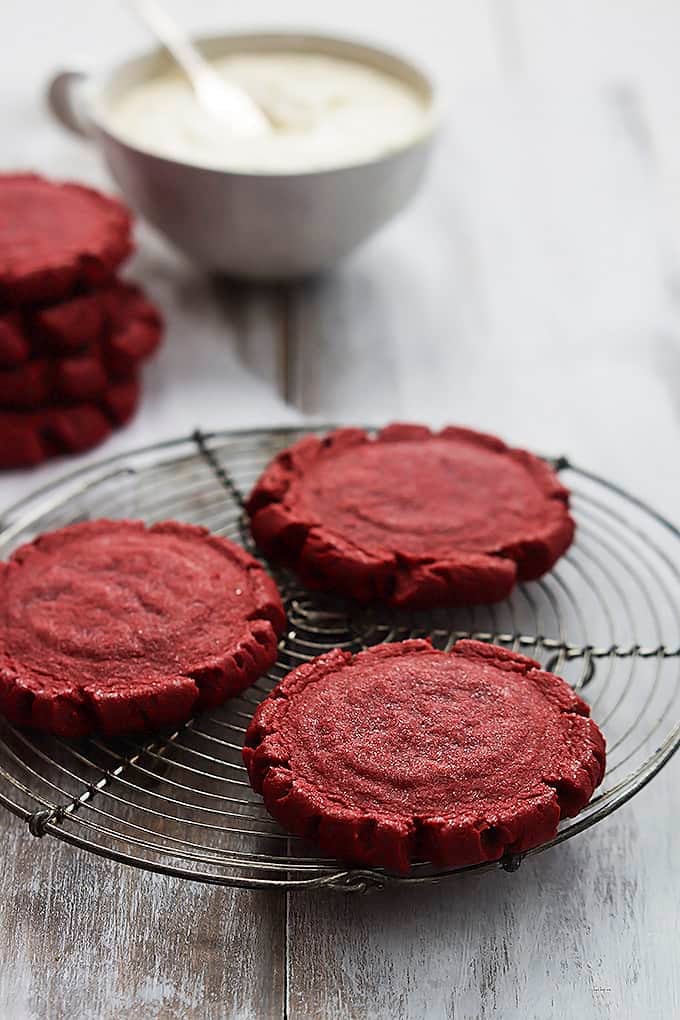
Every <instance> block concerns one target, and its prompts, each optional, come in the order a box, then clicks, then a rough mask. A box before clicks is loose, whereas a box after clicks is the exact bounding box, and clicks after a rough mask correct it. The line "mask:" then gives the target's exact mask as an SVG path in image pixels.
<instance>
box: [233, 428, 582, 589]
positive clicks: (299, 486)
mask: <svg viewBox="0 0 680 1020" xmlns="http://www.w3.org/2000/svg"><path fill="white" fill-rule="evenodd" d="M247 507H248V512H249V514H250V518H251V528H252V532H253V536H254V538H255V541H256V542H257V544H258V545H259V546H260V548H261V549H262V550H263V551H264V552H265V554H266V555H267V556H269V557H270V558H271V559H272V560H275V561H277V562H279V563H283V564H286V565H288V566H291V567H292V568H293V569H294V570H295V571H296V572H297V573H298V574H299V576H300V578H301V579H302V581H303V582H304V583H305V584H306V585H308V586H309V587H310V588H318V589H323V590H330V591H334V592H337V593H339V594H342V595H349V596H352V597H354V598H356V599H359V600H360V601H362V602H368V601H372V600H380V601H383V602H389V603H392V604H393V605H396V606H409V607H417V606H435V605H447V604H448V605H471V604H474V603H482V602H495V601H498V600H500V599H503V598H505V597H506V596H507V595H508V594H509V593H510V591H511V590H512V588H513V586H514V585H515V583H516V582H517V581H518V580H519V581H524V580H531V579H533V578H537V577H540V576H541V574H544V573H545V572H546V571H547V570H549V569H550V568H551V567H552V566H553V564H554V563H555V561H556V560H557V559H558V558H559V557H560V556H561V555H562V553H564V552H565V550H566V549H567V548H568V547H569V545H570V543H571V541H572V538H573V534H574V522H573V520H572V518H571V517H570V515H569V511H568V509H567V507H568V492H567V490H566V489H565V488H564V487H563V486H562V485H561V484H560V482H559V481H558V479H557V477H556V475H555V474H554V472H552V471H551V470H550V468H548V466H547V465H546V464H545V463H544V462H543V461H541V460H540V459H539V458H538V457H535V456H533V455H532V454H530V453H527V452H525V451H524V450H515V449H511V448H510V447H507V446H506V445H505V443H503V442H501V440H500V439H496V438H495V437H494V436H488V435H484V434H483V433H479V432H472V431H471V430H469V429H462V428H446V429H444V430H443V431H442V432H439V433H432V432H430V430H429V429H427V428H424V427H423V426H420V425H390V426H388V427H387V428H385V429H383V430H382V431H381V432H380V433H379V434H378V435H377V437H376V438H375V439H373V438H371V437H369V435H368V434H367V433H366V432H364V431H363V430H361V429H351V428H348V429H339V430H337V431H335V432H331V433H330V434H329V435H328V436H326V437H325V438H323V439H319V438H317V437H315V436H310V437H307V438H305V439H301V440H300V441H299V442H297V443H295V445H293V446H292V447H290V448H289V449H287V450H285V451H283V452H282V453H280V454H279V455H278V456H277V457H276V458H275V459H274V461H273V462H272V463H271V464H270V465H269V467H268V468H267V469H266V470H265V472H264V474H263V475H262V476H261V478H260V480H259V481H258V482H257V484H256V486H255V488H254V489H253V492H252V493H251V495H250V499H249V500H248V504H247Z"/></svg>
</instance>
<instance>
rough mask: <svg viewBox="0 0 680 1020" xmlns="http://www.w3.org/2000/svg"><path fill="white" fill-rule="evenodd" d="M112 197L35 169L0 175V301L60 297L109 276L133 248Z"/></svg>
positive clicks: (126, 217)
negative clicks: (63, 181) (30, 172)
mask: <svg viewBox="0 0 680 1020" xmlns="http://www.w3.org/2000/svg"><path fill="white" fill-rule="evenodd" d="M130 231H131V220H130V214H129V213H128V211H127V209H126V208H125V206H123V205H122V204H121V203H120V202H118V201H117V200H116V199H114V198H111V197H109V196H107V195H103V194H101V193H100V192H98V191H95V190H93V189H92V188H86V187H83V186H82V185H80V184H71V183H56V182H53V181H48V180H46V179H45V178H43V177H38V176H37V175H35V174H6V175H2V176H0V303H2V304H5V305H20V304H27V303H33V302H37V301H51V300H55V299H57V298H61V297H64V296H65V295H67V294H69V293H70V292H71V291H73V290H74V288H75V287H77V286H79V285H87V286H97V285H100V284H102V283H104V282H105V281H106V280H108V279H109V278H110V277H111V276H112V275H113V273H114V271H115V269H116V268H117V266H118V265H119V264H120V263H121V262H122V261H123V259H124V258H125V257H126V256H127V255H128V254H129V253H130V251H131V250H132V242H131V236H130Z"/></svg>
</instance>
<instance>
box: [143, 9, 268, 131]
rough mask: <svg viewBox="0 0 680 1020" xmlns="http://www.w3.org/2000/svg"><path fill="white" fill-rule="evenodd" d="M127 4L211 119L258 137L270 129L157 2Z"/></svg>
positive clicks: (256, 108) (249, 100)
mask: <svg viewBox="0 0 680 1020" xmlns="http://www.w3.org/2000/svg"><path fill="white" fill-rule="evenodd" d="M129 2H130V4H131V6H132V7H133V8H134V10H135V12H136V14H137V15H138V16H139V17H140V18H141V19H142V21H144V23H145V24H146V25H147V27H148V28H150V29H151V31H152V32H153V33H154V35H155V36H156V37H157V38H158V39H159V40H160V42H161V43H162V44H163V46H164V47H165V48H166V50H168V52H169V53H170V54H171V55H172V56H173V57H174V59H175V61H176V63H177V64H178V65H179V66H180V67H181V68H182V70H183V71H184V73H185V74H186V76H187V78H188V79H189V81H190V82H191V85H192V88H193V90H194V92H195V94H196V97H197V99H198V101H199V103H200V104H201V106H203V107H204V108H205V109H206V110H207V111H208V112H209V113H210V114H212V116H214V117H215V118H216V119H219V120H221V121H223V122H225V121H227V122H231V123H232V124H233V126H234V127H235V128H237V129H238V130H239V131H240V132H244V133H248V134H260V133H262V132H263V131H268V130H269V129H270V124H269V120H268V118H267V117H266V116H265V114H264V113H263V111H262V110H261V109H260V107H259V106H258V105H257V103H256V102H255V101H254V100H253V99H252V98H251V97H250V96H249V95H248V93H247V92H246V91H245V90H244V89H241V88H239V87H238V86H236V85H233V84H231V83H230V82H228V81H225V79H224V78H222V77H221V76H220V75H219V74H217V72H216V71H215V70H214V69H213V68H212V67H211V66H210V64H209V63H208V61H207V60H205V58H204V57H203V55H202V54H201V53H200V52H199V50H198V49H197V48H196V46H194V44H193V42H192V41H191V40H190V39H189V38H188V36H186V35H185V34H184V32H183V31H182V29H181V28H180V27H179V26H178V25H177V23H176V22H175V21H174V20H173V19H172V18H171V17H170V15H169V14H168V12H167V11H166V10H165V8H164V7H163V6H162V4H160V3H159V2H158V0H129Z"/></svg>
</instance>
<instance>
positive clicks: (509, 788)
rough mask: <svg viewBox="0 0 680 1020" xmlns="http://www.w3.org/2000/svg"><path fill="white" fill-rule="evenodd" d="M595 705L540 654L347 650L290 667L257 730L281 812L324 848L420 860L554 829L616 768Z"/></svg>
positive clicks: (473, 856) (481, 649) (498, 846)
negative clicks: (592, 710) (608, 768)
mask: <svg viewBox="0 0 680 1020" xmlns="http://www.w3.org/2000/svg"><path fill="white" fill-rule="evenodd" d="M588 714H589V708H588V706H587V705H586V704H585V702H583V701H582V700H581V699H580V698H579V697H577V696H576V694H574V693H573V691H572V690H571V688H570V687H569V686H568V685H567V684H566V683H565V682H564V681H563V680H561V679H560V678H559V677H557V676H555V675H553V674H552V673H546V672H544V671H543V670H541V668H540V666H539V665H538V663H536V662H534V661H533V660H532V659H528V658H526V657H525V656H523V655H517V654H514V653H512V652H509V651H506V650H505V649H503V648H497V647H495V646H493V645H486V644H482V643H481V642H478V641H460V642H459V643H458V644H456V645H455V646H454V648H453V649H452V651H451V652H441V651H437V650H435V649H434V648H433V647H432V646H431V645H430V644H429V642H427V641H421V640H413V641H404V642H401V643H399V644H389V645H377V646H375V647H372V648H370V649H368V650H367V651H365V652H360V653H359V654H358V655H355V656H352V655H350V654H349V653H348V652H343V651H340V650H338V649H336V650H335V651H332V652H330V653H328V654H327V655H322V656H321V657H320V658H318V659H314V660H313V661H312V662H309V663H307V664H305V665H303V666H300V667H298V668H297V669H295V670H293V672H292V673H289V674H288V676H287V677H285V678H284V680H283V681H282V682H281V683H280V684H279V685H278V687H276V688H275V689H274V691H273V692H272V694H271V695H270V696H269V697H268V698H267V699H266V700H265V701H264V702H263V703H262V704H261V705H260V707H259V708H258V710H257V712H256V713H255V716H254V718H253V721H252V722H251V724H250V726H249V728H248V731H247V734H246V740H245V747H244V749H243V757H244V760H245V763H246V766H247V769H248V774H249V776H250V781H251V783H252V785H253V787H254V789H255V790H256V791H258V792H259V793H262V795H263V797H264V802H265V805H266V807H267V809H268V811H269V812H270V813H271V814H272V815H273V816H274V818H276V819H277V820H278V821H279V822H281V824H282V825H284V826H285V827H286V828H287V829H288V830H289V831H290V832H293V833H295V834H296V835H299V836H304V837H306V838H308V839H310V840H313V841H314V842H315V843H317V844H318V845H319V846H320V847H321V850H322V851H323V852H324V853H327V854H330V855H332V856H333V857H337V858H345V859H347V860H351V861H353V862H356V863H360V864H370V865H376V866H382V867H385V868H387V869H389V870H394V871H399V872H405V871H407V870H408V868H409V866H410V864H411V863H413V862H414V861H418V860H424V861H431V862H432V863H433V864H435V865H437V866H439V867H463V866H465V865H471V864H478V863H482V862H484V861H493V860H498V859H500V858H501V857H502V856H503V855H504V854H505V853H507V852H509V853H521V852H523V851H525V850H528V849H530V848H531V847H535V846H538V845H540V844H541V843H544V842H546V841H547V840H550V839H552V837H553V836H554V835H555V832H556V829H557V824H558V822H559V820H560V819H561V818H567V817H571V816H572V815H575V814H578V812H579V811H580V810H581V809H582V808H584V807H585V805H586V804H587V803H588V801H589V799H590V797H591V796H592V793H593V790H594V789H595V787H596V786H597V785H598V784H599V783H600V782H601V780H602V777H603V775H604V764H605V742H604V738H603V736H602V734H601V732H600V730H599V729H598V728H597V726H596V725H595V723H594V722H592V720H591V719H589V718H588Z"/></svg>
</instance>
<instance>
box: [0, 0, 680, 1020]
mask: <svg viewBox="0 0 680 1020" xmlns="http://www.w3.org/2000/svg"><path fill="white" fill-rule="evenodd" d="M170 6H171V8H173V9H174V11H175V13H176V14H177V15H178V16H179V17H182V18H184V19H187V18H188V17H189V15H188V13H187V10H186V5H185V4H182V3H181V2H180V0H172V2H171V3H170ZM29 8H30V12H29ZM106 16H107V18H108V17H110V23H109V22H107V31H106V32H103V31H102V21H101V18H102V15H101V13H100V12H99V10H97V12H96V13H95V12H94V9H93V12H92V13H91V15H90V16H89V17H88V16H87V12H85V13H84V12H83V5H82V4H79V3H77V2H76V0H63V2H62V3H61V4H60V5H59V18H58V19H57V18H56V15H55V14H54V11H53V5H48V4H45V3H42V2H37V0H32V2H31V3H30V4H29V5H23V6H20V5H16V6H15V7H14V8H13V9H12V10H11V11H9V12H7V14H6V19H9V21H8V22H7V20H6V34H7V38H11V39H12V45H11V46H10V47H6V50H7V52H6V53H5V54H4V59H3V62H2V64H1V65H0V119H1V122H2V126H3V140H4V141H3V151H2V154H1V155H0V160H1V161H2V163H3V165H4V166H7V167H11V166H32V167H35V168H39V169H42V170H44V171H45V172H48V173H52V174H55V175H61V176H75V177H78V178H80V179H83V180H90V181H92V183H95V184H97V183H99V184H102V183H105V182H106V176H105V174H104V172H103V170H102V168H101V167H100V166H99V164H98V162H97V159H96V157H95V155H94V153H93V152H92V151H91V150H90V149H89V148H88V147H87V146H85V145H84V144H83V143H82V142H80V141H78V140H75V139H71V138H68V137H67V136H65V135H64V134H63V133H62V132H60V131H59V130H58V129H57V128H55V127H54V126H52V125H51V124H50V123H49V121H48V119H47V117H46V116H45V113H44V111H43V109H42V106H41V103H40V101H39V95H40V92H41V89H42V84H43V81H44V79H45V78H46V76H47V74H48V72H49V71H50V70H51V68H52V65H53V63H54V62H55V61H58V62H59V61H63V62H65V63H68V62H69V60H70V59H71V58H74V59H75V62H79V61H80V59H81V54H85V55H86V56H87V58H88V61H89V62H90V63H91V64H92V66H96V65H97V64H98V63H103V62H104V61H108V60H113V59H116V57H117V55H118V54H123V53H125V52H126V51H127V50H129V49H131V48H137V47H139V46H141V45H142V44H143V43H142V39H141V37H140V36H139V34H138V29H137V26H136V24H135V23H134V21H133V20H132V19H130V18H129V17H128V16H127V13H126V12H125V11H124V9H123V8H122V7H121V8H120V9H119V8H116V10H115V11H114V10H111V11H109V12H107V15H106ZM229 16H230V18H231V17H234V18H235V19H236V20H235V22H234V24H235V25H239V24H240V25H245V24H248V25H252V24H255V23H258V22H259V23H262V24H268V23H271V22H273V21H276V20H280V18H281V12H280V9H279V8H278V7H274V5H273V4H271V3H262V4H259V5H256V6H255V8H252V6H251V7H249V8H247V9H246V8H244V9H243V10H236V11H230V14H229ZM191 18H192V19H193V23H194V24H195V25H196V26H206V27H209V26H217V25H219V26H220V27H221V25H222V23H223V19H224V9H223V5H221V4H217V3H213V2H210V0H194V2H193V3H192V5H191ZM286 20H287V21H288V22H289V23H290V24H304V23H305V22H306V23H316V24H318V25H319V26H320V27H322V28H326V29H330V30H332V29H336V30H337V29H339V30H342V31H347V26H348V25H349V26H352V31H356V33H357V34H358V35H366V36H369V37H370V36H371V35H372V36H374V37H377V38H381V39H384V40H385V41H386V42H387V43H390V44H391V45H393V46H395V47H396V48H397V49H406V50H408V51H409V52H412V53H413V54H415V56H416V57H419V58H420V59H421V60H422V61H423V62H424V63H425V64H426V65H427V66H429V67H431V68H432V69H433V70H434V71H435V72H436V73H437V74H438V76H439V77H440V79H441V80H442V81H443V83H444V86H445V89H446V90H447V92H448V98H449V101H450V115H449V117H448V119H447V122H446V128H445V132H444V134H443V137H442V143H441V147H440V150H439V153H438V156H437V159H436V161H435V165H434V167H433V172H432V175H431V177H430V181H429V183H428V186H427V188H426V189H425V190H424V191H423V193H422V195H421V197H420V198H419V199H418V200H417V201H416V202H415V203H414V204H413V206H412V207H411V208H410V209H409V210H408V211H407V212H406V213H405V214H404V215H403V216H402V217H401V218H400V219H399V220H398V221H396V222H395V223H394V224H393V225H391V226H390V227H389V228H388V229H386V230H385V231H384V232H383V233H382V234H381V235H380V236H379V237H378V238H376V239H375V241H373V242H372V243H371V244H369V245H368V246H367V247H366V248H365V249H364V250H363V251H362V252H361V253H359V254H358V255H357V257H356V258H354V259H351V260H349V261H347V262H346V263H345V264H344V265H343V266H341V267H340V268H339V269H338V271H337V272H336V273H334V274H332V275H328V276H327V277H325V278H324V279H322V280H319V281H316V282H314V283H308V284H305V285H303V286H301V287H299V288H295V289H294V290H286V291H285V292H281V291H277V290H272V289H266V288H264V289H262V288H248V289H243V288H235V287H233V286H224V285H221V284H215V283H214V282H211V281H206V280H204V279H203V278H202V277H201V276H200V274H198V273H197V272H194V271H192V270H190V269H189V268H188V267H187V266H186V265H185V264H184V263H183V262H182V261H181V260H180V259H179V258H177V257H175V256H174V255H172V254H171V253H170V252H169V250H168V249H167V248H165V247H164V246H163V245H162V244H161V243H160V242H159V241H158V240H157V239H156V238H154V237H153V236H152V235H151V233H150V232H149V231H146V230H142V231H141V232H140V248H141V250H140V255H139V257H138V259H137V261H136V263H135V264H134V265H133V266H132V273H133V275H136V276H137V277H138V278H140V279H142V280H143V281H144V282H145V284H146V285H147V286H148V287H149V289H150V291H151V293H152V294H153V296H154V297H155V298H156V299H157V300H158V301H159V302H160V303H161V304H162V306H163V307H164V309H165V310H166V312H167V315H168V320H169V323H170V330H169V336H168V341H167V343H166V347H165V350H164V351H163V353H162V354H161V356H160V357H159V358H158V360H157V361H156V362H155V363H154V364H153V366H151V367H150V369H149V371H148V373H147V396H146V400H145V403H144V408H143V411H142V414H141V415H140V416H139V418H138V419H137V421H136V422H135V424H134V425H133V426H132V427H131V428H130V429H129V430H126V432H125V434H124V435H121V436H120V437H118V438H117V439H116V440H113V441H112V443H111V444H110V445H109V448H108V450H107V451H106V452H115V451H116V450H118V449H122V448H125V447H128V446H130V447H132V446H134V445H139V444H141V443H144V442H152V441H154V440H156V439H159V438H163V437H166V436H171V435H175V434H177V433H180V432H186V431H188V430H190V429H191V428H193V427H194V426H196V425H198V424H200V425H202V426H203V427H206V428H210V427H226V426H229V425H234V426H243V425H248V424H254V423H259V424H272V423H278V422H283V421H292V420H295V419H296V418H298V417H299V412H300V411H302V412H304V413H305V414H307V415H313V416H315V417H317V418H323V419H336V420H338V421H340V420H347V421H360V420H367V421H371V420H375V421H378V420H385V419H387V418H396V417H402V418H415V419H422V420H426V421H430V422H432V423H433V424H441V423H443V422H444V421H447V420H454V421H461V422H465V423H468V424H471V425H474V426H478V427H481V428H487V429H490V430H493V431H498V432H500V433H502V434H504V435H506V436H507V437H508V438H509V439H511V440H513V441H516V442H519V443H524V444H527V445H529V446H532V447H534V448H539V449H541V450H543V451H545V452H547V453H549V454H553V453H561V452H567V453H569V454H570V455H571V457H572V458H573V459H574V461H575V462H577V463H582V464H583V465H584V466H585V467H590V468H592V469H594V470H597V471H600V472H602V473H603V474H605V475H606V476H609V477H612V478H614V479H615V480H617V481H619V482H620V483H621V484H623V485H625V486H627V487H628V488H630V489H631V490H633V491H636V492H639V493H640V494H641V495H642V496H643V497H644V498H646V499H648V500H649V501H650V502H651V503H652V504H656V505H658V506H659V507H660V508H661V509H662V510H664V511H665V512H666V513H667V514H668V515H669V516H670V517H671V518H672V519H675V520H680V490H679V489H678V469H677V449H678V442H679V441H680V299H679V298H678V294H680V284H679V283H678V281H679V280H680V259H679V257H678V240H679V239H680V184H679V182H680V141H679V139H680V135H679V134H678V131H677V115H678V108H679V107H678V98H677V97H679V96H680V71H679V70H678V63H677V59H676V53H677V44H678V41H679V40H680V12H679V11H678V8H677V5H676V4H674V3H672V2H671V0H652V2H643V0H631V2H629V3H626V4H623V5H622V4H617V3H615V2H614V0H589V2H585V0H578V2H572V3H569V4H565V3H560V4H558V3H554V2H550V3H544V2H542V0H541V2H537V0H513V2H512V3H509V2H508V3H501V2H499V0H484V2H480V3H478V4H474V5H472V4H469V3H465V2H464V0H454V2H452V0H426V3H425V4H421V5H420V6H416V7H410V8H409V7H406V6H404V5H393V4H390V5H388V4H387V3H385V2H380V3H378V2H376V3H373V4H366V3H365V2H363V0H346V2H345V3H343V4H326V5H319V4H318V3H316V2H315V3H312V2H311V0H289V2H288V3H287V4H286ZM284 355H288V356H289V357H288V358H287V359H286V361H285V362H284ZM282 393H287V394H288V395H289V396H290V397H291V399H292V402H293V404H294V405H295V407H294V408H292V407H290V406H286V404H285V403H284V401H283V399H282V397H281V394H282ZM95 456H98V454H95ZM63 470H64V469H63V466H61V465H58V466H54V467H50V468H47V469H45V470H44V471H42V472H41V473H40V475H39V476H38V475H36V476H35V477H30V476H26V475H15V476H11V477H10V476H4V477H3V479H2V480H1V481H0V504H1V505H0V510H2V509H3V508H4V506H6V505H7V504H8V503H9V502H10V501H11V500H13V499H14V498H16V497H18V496H19V495H20V494H22V493H25V492H28V491H30V489H31V488H33V487H34V486H35V485H36V484H44V483H45V482H47V481H48V480H49V479H50V478H51V477H56V476H57V475H59V474H60V473H61V472H62V471H63ZM677 780H678V766H677V763H671V764H670V765H669V766H668V768H667V769H666V770H665V771H664V772H663V773H662V774H661V775H660V776H659V777H658V778H657V779H655V781H654V782H653V783H652V784H651V785H650V786H649V787H648V788H646V789H645V790H644V791H643V792H642V793H641V794H640V795H639V796H638V797H636V798H635V800H634V801H633V802H632V803H631V804H629V805H627V806H626V807H624V808H623V809H622V810H621V811H620V812H618V813H617V814H616V815H614V816H613V817H612V818H610V819H608V820H607V821H605V822H603V823H602V824H601V825H599V826H597V827H596V828H594V829H593V830H591V831H589V832H587V833H585V834H583V835H581V836H580V837H578V838H576V839H574V840H572V841H570V842H569V843H568V844H566V845H564V846H563V847H560V848H557V849H555V850H553V851H550V852H549V853H546V854H545V855H543V856H541V857H538V858H536V859H535V860H534V861H528V862H525V864H524V865H523V866H522V868H521V869H520V871H519V872H518V873H517V874H514V875H505V874H498V875H491V876H486V877H484V878H483V879H465V880H459V881H454V882H451V883H447V884H445V885H441V886H439V887H436V888H432V889H422V890H419V891H418V890H414V891H410V892H405V893H402V894H389V895H380V894H374V895H370V896H366V897H359V898H357V897H353V896H346V897H343V896H331V895H329V894H314V895H306V894H296V895H290V896H289V897H288V898H287V899H286V898H284V897H282V896H279V895H274V894H265V893H263V894H257V893H245V892H232V891H229V890H224V889H212V888H207V887H203V886H199V885H193V884H190V883H182V882H179V881H174V880H171V879H166V878H163V877H160V876H151V875H148V874H144V873H141V872H137V871H134V870H131V869H127V868H124V867H122V866H120V865H115V864H113V863H110V862H106V861H102V860H99V859H96V858H92V857H90V856H88V855H87V854H85V853H83V852H79V851H76V850H73V849H71V848H69V847H66V846H62V845H60V844H58V843H57V842H55V841H53V840H51V839H47V838H46V839H44V840H42V841H38V840H36V839H34V838H32V837H30V836H29V835H28V834H27V832H26V830H25V828H24V827H23V826H22V824H21V823H19V822H18V821H17V820H16V819H14V818H12V817H10V816H9V815H7V814H5V813H0V839H1V840H2V847H3V866H2V868H1V869H0V930H2V932H3V938H2V939H1V940H0V1017H3V1018H4V1017H7V1018H8V1020H14V1018H18V1020H61V1018H66V1017H78V1018H79V1020H80V1018H85V1020H90V1018H92V1020H102V1018H105V1020H109V1018H111V1020H113V1018H116V1020H118V1018H120V1017H125V1018H126V1020H127V1018H132V1020H137V1018H144V1020H147V1018H151V1020H153V1018H163V1020H165V1018H182V1020H183V1018H189V1020H193V1018H201V1020H203V1018H208V1020H213V1018H232V1017H233V1018H239V1020H240V1018H250V1017H253V1018H263V1020H270V1018H272V1020H279V1018H283V1017H289V1018H293V1020H307V1018H314V1020H316V1018H320V1020H335V1018H346V1017H347V1018H369V1017H370V1018H371V1020H373V1018H376V1020H380V1018H383V1017H384V1018H390V1020H399V1018H404V1020H410V1018H421V1017H426V1018H428V1020H429V1018H433V1020H439V1018H447V1017H450V1018H455V1020H482V1018H491V1017H494V1018H502V1020H520V1018H521V1020H534V1018H535V1020H545V1018H546V1017H552V1016H559V1017H560V1018H562V1017H564V1018H566V1020H584V1018H588V1020H589V1018H590V1017H593V1018H595V1017H597V1018H598V1020H599V1018H605V1020H607V1018H612V1020H638V1018H639V1017H650V1018H651V1017H661V1016H669V1017H670V1016H675V1015H679V1014H680V978H679V975H678V968H677V949H676V946H677V933H678V930H679V929H680V912H679V910H680V908H679V904H680V873H679V871H678V868H677V866H676V857H677V850H676V844H677V838H678V818H679V817H680V800H679V797H680V794H679V793H678V785H679V784H678V781H677Z"/></svg>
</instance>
